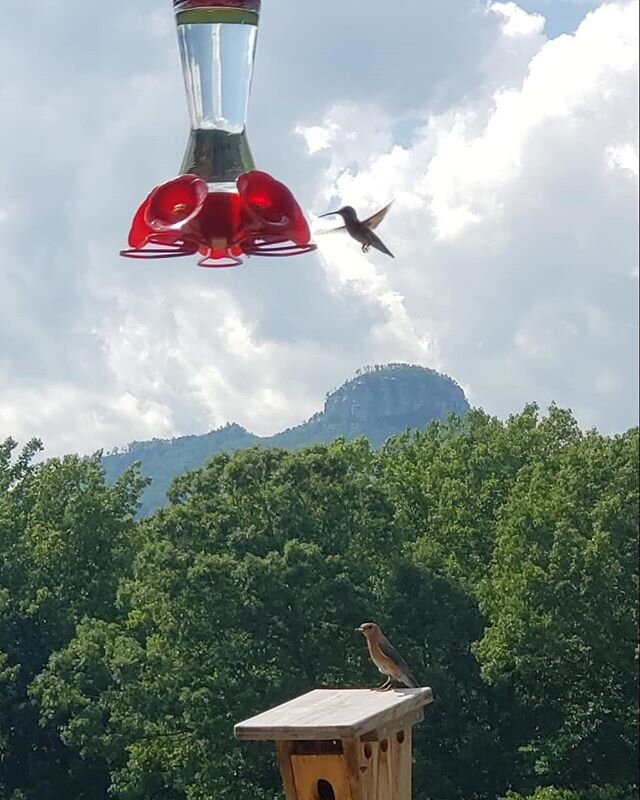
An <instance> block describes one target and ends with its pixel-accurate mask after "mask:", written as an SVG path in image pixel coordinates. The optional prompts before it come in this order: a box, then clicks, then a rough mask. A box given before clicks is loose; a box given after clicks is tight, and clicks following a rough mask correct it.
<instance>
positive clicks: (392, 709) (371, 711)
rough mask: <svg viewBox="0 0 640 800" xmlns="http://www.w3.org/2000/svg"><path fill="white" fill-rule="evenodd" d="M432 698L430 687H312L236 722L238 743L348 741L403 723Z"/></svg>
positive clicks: (235, 729)
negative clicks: (243, 741)
mask: <svg viewBox="0 0 640 800" xmlns="http://www.w3.org/2000/svg"><path fill="white" fill-rule="evenodd" d="M431 700H432V694H431V689H428V688H424V689H399V690H395V691H390V692H374V691H371V690H369V689H315V690H314V691H312V692H308V693H307V694H305V695H302V696H301V697H297V698H295V699H294V700H290V701H289V702H288V703H284V704H283V705H281V706H277V707H276V708H272V709H271V710H269V711H265V712H264V713H262V714H258V715H257V716H255V717H252V718H251V719H248V720H245V721H244V722H240V723H238V724H237V725H236V726H235V728H234V734H235V736H236V738H237V739H240V740H258V741H281V740H285V741H294V740H297V739H307V740H321V739H349V738H353V737H356V736H362V735H365V734H367V733H369V732H370V731H372V730H376V729H377V728H380V727H385V726H388V725H390V724H391V723H394V722H398V721H401V720H404V718H405V717H407V716H408V715H410V714H414V713H415V712H417V711H419V710H420V709H421V708H423V707H424V706H425V705H428V704H429V703H430V702H431Z"/></svg>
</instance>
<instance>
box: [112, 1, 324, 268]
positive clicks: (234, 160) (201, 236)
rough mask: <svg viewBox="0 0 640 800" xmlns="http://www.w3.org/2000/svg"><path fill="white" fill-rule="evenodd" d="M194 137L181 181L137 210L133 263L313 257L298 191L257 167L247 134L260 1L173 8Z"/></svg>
mask: <svg viewBox="0 0 640 800" xmlns="http://www.w3.org/2000/svg"><path fill="white" fill-rule="evenodd" d="M173 6H174V10H175V16H176V24H177V28H178V43H179V47H180V57H181V61H182V71H183V74H184V83H185V89H186V93H187V104H188V107H189V116H190V118H191V132H190V134H189V141H188V143H187V149H186V152H185V155H184V159H183V161H182V166H181V168H180V173H181V174H180V175H178V177H176V178H172V179H171V180H169V181H167V182H166V183H163V184H161V185H160V186H157V187H156V188H155V189H153V191H152V192H151V193H150V194H149V195H148V197H147V198H146V199H145V200H144V202H143V203H142V205H141V206H140V207H139V208H138V210H137V211H136V213H135V215H134V218H133V222H132V225H131V230H130V231H129V248H128V249H126V250H122V251H121V255H123V256H126V257H128V258H143V259H146V258H175V257H177V256H193V255H196V254H199V255H200V260H199V261H198V265H199V266H201V267H233V266H237V265H238V264H242V257H243V256H253V255H256V256H272V257H277V256H292V255H298V254H300V253H308V252H310V251H311V250H315V245H314V244H312V243H311V234H310V232H309V226H308V224H307V222H306V220H305V218H304V215H303V213H302V210H301V209H300V206H299V205H298V203H297V202H296V199H295V197H294V196H293V194H292V193H291V191H290V190H289V189H288V188H287V187H286V186H285V185H284V184H283V183H280V182H279V181H277V180H276V179H275V178H273V177H272V176H271V175H269V174H268V173H266V172H261V171H259V170H257V169H255V165H254V162H253V157H252V155H251V149H250V147H249V141H248V139H247V132H246V119H247V110H248V105H249V93H250V89H251V79H252V77H253V63H254V55H255V48H256V40H257V33H258V22H259V16H260V0H173Z"/></svg>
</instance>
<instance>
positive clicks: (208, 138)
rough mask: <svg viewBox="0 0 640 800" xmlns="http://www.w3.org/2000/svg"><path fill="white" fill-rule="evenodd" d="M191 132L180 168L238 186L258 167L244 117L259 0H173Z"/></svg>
mask: <svg viewBox="0 0 640 800" xmlns="http://www.w3.org/2000/svg"><path fill="white" fill-rule="evenodd" d="M173 5H174V10H175V15H176V24H177V29H178V44H179V48H180V58H181V61H182V71H183V75H184V83H185V89H186V93H187V105H188V108H189V116H190V119H191V132H190V135H189V141H188V144H187V149H186V152H185V155H184V159H183V162H182V166H181V168H180V171H181V173H182V174H186V173H191V174H194V175H198V176H199V177H200V178H202V179H203V180H205V181H206V182H207V183H208V184H209V191H235V180H236V178H237V177H238V176H239V175H241V174H242V173H243V172H247V171H248V170H251V169H254V162H253V157H252V155H251V149H250V147H249V141H248V139H247V132H246V121H247V110H248V106H249V94H250V91H251V80H252V77H253V63H254V57H255V49H256V41H257V34H258V21H259V15H260V0H173Z"/></svg>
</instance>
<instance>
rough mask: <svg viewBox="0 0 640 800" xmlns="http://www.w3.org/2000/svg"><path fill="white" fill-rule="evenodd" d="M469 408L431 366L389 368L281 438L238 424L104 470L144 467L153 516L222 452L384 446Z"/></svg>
mask: <svg viewBox="0 0 640 800" xmlns="http://www.w3.org/2000/svg"><path fill="white" fill-rule="evenodd" d="M468 408H469V404H468V403H467V400H466V398H465V396H464V392H463V391H462V389H461V388H460V387H459V386H458V384H457V383H456V382H455V381H453V380H451V378H448V377H446V376H445V375H440V374H439V373H438V372H435V371H434V370H431V369H426V368H425V367H416V366H410V365H408V364H387V365H385V366H383V367H368V368H365V369H364V370H361V371H359V372H358V373H357V374H356V377H355V378H353V379H352V380H350V381H347V383H345V384H343V385H342V386H341V387H340V388H339V389H336V390H335V391H334V392H331V393H330V394H329V395H328V396H327V399H326V402H325V404H324V410H323V411H321V412H319V413H317V414H315V415H314V416H313V417H311V419H309V420H307V422H304V423H302V424H301V425H297V426H296V427H295V428H289V429H287V430H286V431H282V432H281V433H276V434H275V435H274V436H270V437H265V438H261V437H259V436H255V435H254V434H252V433H249V432H248V431H246V430H245V429H244V428H242V427H240V426H239V425H235V424H234V425H227V426H225V427H224V428H220V429H219V430H217V431H211V432H210V433H206V434H203V435H202V436H184V437H181V438H178V439H170V440H162V439H153V440H152V441H150V442H133V443H132V444H131V445H129V446H128V447H127V448H126V450H125V451H124V452H118V453H112V454H110V455H107V456H105V457H104V458H103V464H104V468H105V473H106V475H107V478H108V479H109V480H110V481H113V480H115V479H116V478H117V477H118V475H120V474H121V473H122V472H123V470H124V469H126V468H127V467H128V466H129V465H130V464H132V463H133V462H134V461H139V462H140V464H141V467H142V472H143V474H144V475H147V476H148V477H150V478H151V479H152V484H151V486H149V487H148V488H147V490H146V491H145V493H144V495H143V498H142V503H143V505H142V513H143V514H149V513H151V512H152V511H154V510H155V509H157V508H158V507H159V506H161V505H163V504H164V502H165V492H166V490H167V488H168V486H169V484H170V483H171V481H172V480H173V478H175V477H176V476H177V475H180V474H182V473H183V472H186V471H187V470H190V469H196V468H197V467H200V466H202V465H203V464H205V463H206V461H208V460H209V458H211V456H212V455H214V454H215V453H218V452H220V451H227V452H231V451H234V450H238V449H241V448H245V447H251V446H255V445H257V446H259V447H282V448H286V449H292V450H293V449H296V448H299V447H304V446H306V445H310V444H317V443H320V442H330V441H331V440H332V439H335V438H336V437H337V436H344V437H345V438H346V439H353V438H355V437H356V436H366V437H367V438H368V439H369V441H370V442H371V444H372V445H373V446H374V447H379V446H380V445H382V444H383V443H384V441H385V440H386V439H388V438H389V436H393V435H394V434H396V433H400V432H402V431H405V430H406V429H407V428H417V429H420V428H424V426H425V425H427V424H428V423H429V422H431V420H434V419H442V418H443V417H446V415H447V414H448V413H449V412H454V413H456V414H458V415H459V416H462V415H463V414H464V413H465V412H466V411H467V410H468Z"/></svg>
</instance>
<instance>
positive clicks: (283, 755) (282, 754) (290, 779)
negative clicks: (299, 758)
mask: <svg viewBox="0 0 640 800" xmlns="http://www.w3.org/2000/svg"><path fill="white" fill-rule="evenodd" d="M276 750H277V752H278V763H279V764H280V774H281V775H282V783H283V786H284V796H285V800H300V798H299V797H298V791H297V789H296V781H295V778H294V775H293V766H292V764H291V742H276Z"/></svg>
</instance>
